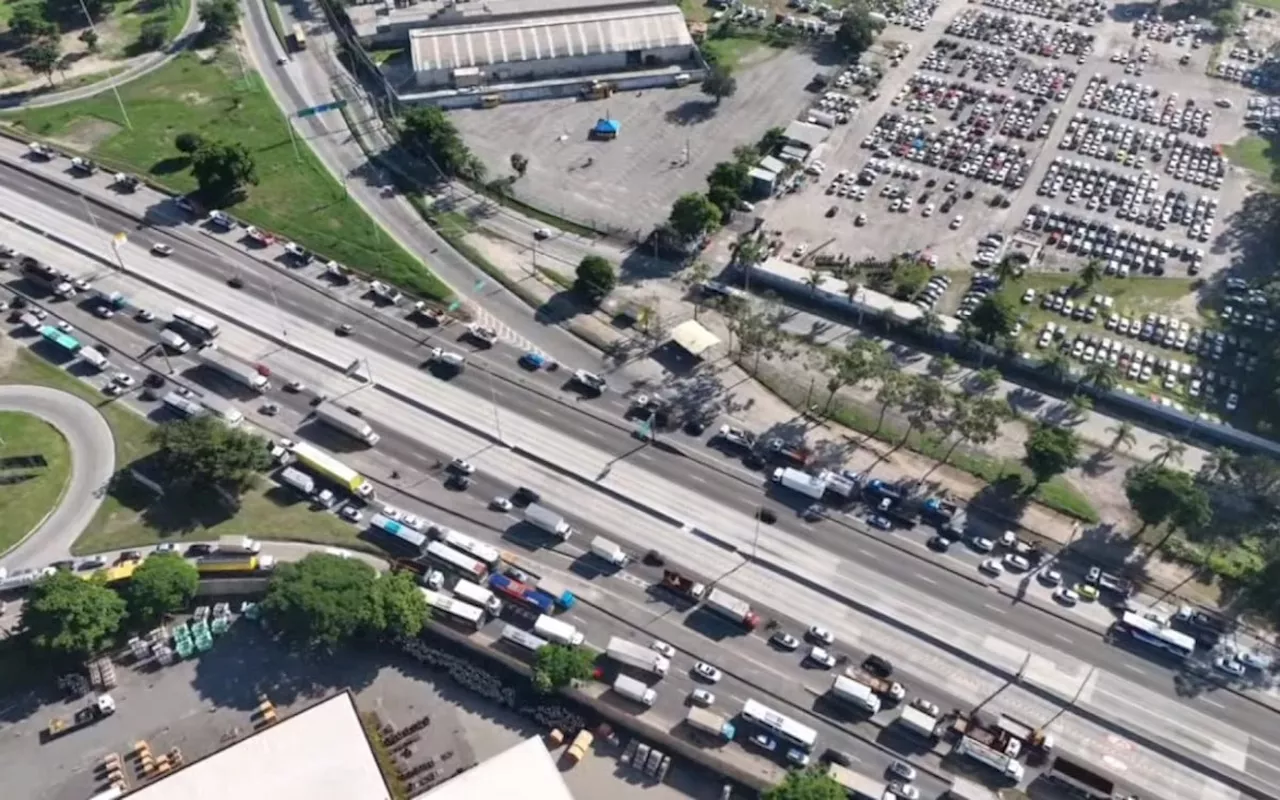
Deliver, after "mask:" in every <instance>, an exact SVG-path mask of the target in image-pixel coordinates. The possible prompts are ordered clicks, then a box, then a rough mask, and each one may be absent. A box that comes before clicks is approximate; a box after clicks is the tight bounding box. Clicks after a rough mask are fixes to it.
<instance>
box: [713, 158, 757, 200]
mask: <svg viewBox="0 0 1280 800" xmlns="http://www.w3.org/2000/svg"><path fill="white" fill-rule="evenodd" d="M707 185H709V186H710V187H711V188H713V189H714V188H715V187H717V186H723V187H725V188H726V189H728V190H729V191H731V192H733V194H734V196H735V197H741V196H742V194H743V193H744V192H746V191H747V189H749V188H751V165H750V164H747V163H743V162H742V161H721V162H720V163H719V164H716V165H715V166H714V167H712V168H711V174H710V175H708V176H707Z"/></svg>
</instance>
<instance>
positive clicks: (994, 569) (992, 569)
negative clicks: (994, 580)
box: [978, 558, 1004, 575]
mask: <svg viewBox="0 0 1280 800" xmlns="http://www.w3.org/2000/svg"><path fill="white" fill-rule="evenodd" d="M978 569H979V570H980V571H982V572H985V573H987V574H988V575H1003V574H1004V564H1002V563H1000V559H998V558H988V559H986V560H985V561H983V562H982V563H981V564H979V565H978Z"/></svg>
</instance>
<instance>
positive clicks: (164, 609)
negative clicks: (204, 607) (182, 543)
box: [123, 553, 200, 626]
mask: <svg viewBox="0 0 1280 800" xmlns="http://www.w3.org/2000/svg"><path fill="white" fill-rule="evenodd" d="M199 588H200V573H199V572H198V571H197V570H196V567H195V565H194V564H192V563H191V562H190V561H187V560H186V559H185V558H183V557H182V556H180V555H178V554H177V553H156V554H153V555H151V556H150V557H148V558H147V560H146V561H143V562H142V565H141V566H140V567H138V568H137V570H135V571H134V573H133V578H132V579H131V580H130V581H129V583H128V585H126V586H125V588H124V591H123V594H124V599H125V603H126V604H127V605H128V608H129V616H131V617H132V618H133V620H134V622H136V623H137V624H138V625H140V626H147V625H152V624H154V623H156V622H158V621H159V620H161V619H162V618H163V617H164V616H165V615H167V614H172V613H174V612H177V611H181V610H182V609H184V608H186V607H187V605H188V604H189V603H190V602H191V600H192V598H194V597H195V596H196V590H197V589H199Z"/></svg>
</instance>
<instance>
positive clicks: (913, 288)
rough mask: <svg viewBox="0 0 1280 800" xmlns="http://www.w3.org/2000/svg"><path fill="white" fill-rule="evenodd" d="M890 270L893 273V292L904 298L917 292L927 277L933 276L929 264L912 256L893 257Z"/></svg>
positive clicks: (922, 287)
mask: <svg viewBox="0 0 1280 800" xmlns="http://www.w3.org/2000/svg"><path fill="white" fill-rule="evenodd" d="M890 270H891V272H892V274H893V286H894V289H893V293H894V294H895V295H897V296H898V297H901V298H903V299H904V300H905V299H908V298H912V297H915V296H916V295H917V294H919V293H920V291H921V290H922V289H924V287H925V285H926V284H927V283H928V282H929V278H931V277H933V271H932V270H931V269H929V265H928V264H925V263H924V262H922V261H917V260H916V259H914V258H897V259H894V260H893V263H892V265H891V266H890Z"/></svg>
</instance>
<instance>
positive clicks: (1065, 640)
mask: <svg viewBox="0 0 1280 800" xmlns="http://www.w3.org/2000/svg"><path fill="white" fill-rule="evenodd" d="M1054 636H1056V637H1058V638H1059V639H1061V640H1062V641H1064V642H1066V643H1067V644H1075V642H1072V641H1071V637H1070V636H1063V635H1062V634H1060V633H1055V634H1054Z"/></svg>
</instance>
